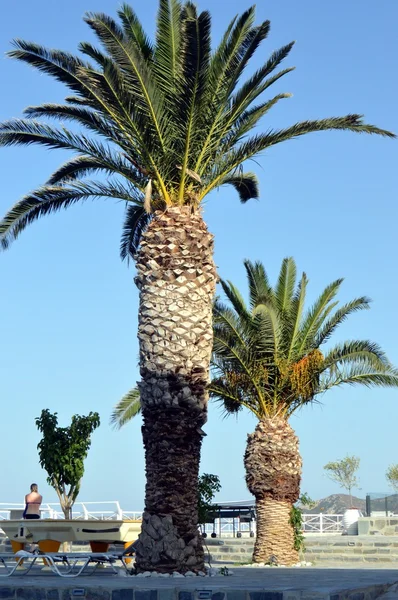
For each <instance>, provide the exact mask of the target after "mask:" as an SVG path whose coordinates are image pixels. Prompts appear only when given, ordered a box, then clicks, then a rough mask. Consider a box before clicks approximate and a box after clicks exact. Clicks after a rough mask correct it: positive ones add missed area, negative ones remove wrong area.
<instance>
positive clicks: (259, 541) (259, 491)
mask: <svg viewBox="0 0 398 600" xmlns="http://www.w3.org/2000/svg"><path fill="white" fill-rule="evenodd" d="M244 460H245V469H246V483H247V487H248V488H249V490H250V492H251V493H252V494H253V495H254V496H255V498H256V510H257V538H256V542H255V546H254V554H253V560H254V561H255V562H264V561H265V562H266V561H268V560H269V559H270V557H271V556H275V557H276V558H277V560H278V562H279V564H285V565H291V564H294V563H295V562H297V560H298V554H297V551H296V550H294V548H293V543H294V536H293V528H292V526H291V524H290V520H289V519H290V510H291V507H292V505H293V504H294V503H295V502H297V500H298V498H299V494H300V480H301V465H302V461H301V456H300V452H299V441H298V438H297V436H296V435H295V433H294V431H293V429H292V428H291V427H290V425H289V423H287V422H286V421H285V420H284V419H278V418H273V419H263V420H261V421H260V422H259V423H258V424H257V427H256V429H255V431H254V433H252V434H250V435H248V436H247V447H246V452H245V459H244Z"/></svg>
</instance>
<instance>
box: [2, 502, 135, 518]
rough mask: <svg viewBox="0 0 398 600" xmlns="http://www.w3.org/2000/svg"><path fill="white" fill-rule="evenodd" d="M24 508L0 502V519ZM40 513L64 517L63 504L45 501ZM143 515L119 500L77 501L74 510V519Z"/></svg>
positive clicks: (23, 506) (43, 516)
mask: <svg viewBox="0 0 398 600" xmlns="http://www.w3.org/2000/svg"><path fill="white" fill-rule="evenodd" d="M24 508H25V504H17V503H14V504H13V503H9V502H8V503H6V502H0V521H2V520H4V519H9V518H10V517H11V515H12V512H13V511H19V512H21V511H23V510H24ZM40 513H41V517H42V519H63V518H64V513H63V512H62V509H61V506H60V504H59V503H57V502H53V503H49V504H46V503H43V504H42V505H41V507H40ZM14 514H15V513H14ZM141 516H142V511H138V510H137V511H133V510H123V509H122V508H121V506H120V504H119V502H118V501H117V500H109V501H104V502H75V504H74V505H73V510H72V518H73V519H93V520H97V521H98V520H101V521H104V520H105V521H112V520H115V519H117V520H122V519H140V518H141ZM17 518H18V517H17Z"/></svg>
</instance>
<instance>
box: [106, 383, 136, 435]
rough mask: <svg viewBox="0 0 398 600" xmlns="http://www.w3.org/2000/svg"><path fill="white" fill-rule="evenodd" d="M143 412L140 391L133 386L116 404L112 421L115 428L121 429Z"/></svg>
mask: <svg viewBox="0 0 398 600" xmlns="http://www.w3.org/2000/svg"><path fill="white" fill-rule="evenodd" d="M140 412H141V401H140V392H139V390H138V389H137V388H133V389H132V390H130V391H129V392H127V394H126V395H125V396H123V398H122V399H121V400H120V401H119V402H118V403H117V404H116V406H115V408H114V409H113V411H112V414H111V419H110V423H111V425H112V426H113V427H114V429H121V428H122V427H123V425H126V423H128V422H129V421H131V420H132V419H133V418H134V417H135V416H137V415H138V414H139V413H140Z"/></svg>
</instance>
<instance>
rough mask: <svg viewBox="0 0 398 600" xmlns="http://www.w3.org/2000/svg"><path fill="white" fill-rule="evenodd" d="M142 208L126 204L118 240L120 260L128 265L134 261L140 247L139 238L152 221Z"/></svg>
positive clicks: (150, 216)
mask: <svg viewBox="0 0 398 600" xmlns="http://www.w3.org/2000/svg"><path fill="white" fill-rule="evenodd" d="M152 217H153V216H152V215H150V214H148V213H147V212H146V210H145V208H144V206H140V205H134V204H127V206H126V215H125V220H124V223H123V230H122V237H121V240H120V258H121V259H122V260H126V261H127V263H129V261H130V259H134V256H135V254H136V252H137V251H138V247H139V245H140V241H141V236H142V234H143V233H144V231H145V230H146V228H147V227H148V225H149V223H150V222H151V220H152Z"/></svg>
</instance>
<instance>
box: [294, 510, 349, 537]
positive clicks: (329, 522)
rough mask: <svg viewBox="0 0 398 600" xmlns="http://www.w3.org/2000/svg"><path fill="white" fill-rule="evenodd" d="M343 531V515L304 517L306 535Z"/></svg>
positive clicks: (321, 514)
mask: <svg viewBox="0 0 398 600" xmlns="http://www.w3.org/2000/svg"><path fill="white" fill-rule="evenodd" d="M342 531H343V515H326V514H323V513H319V514H314V515H303V532H304V533H340V532H342Z"/></svg>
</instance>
